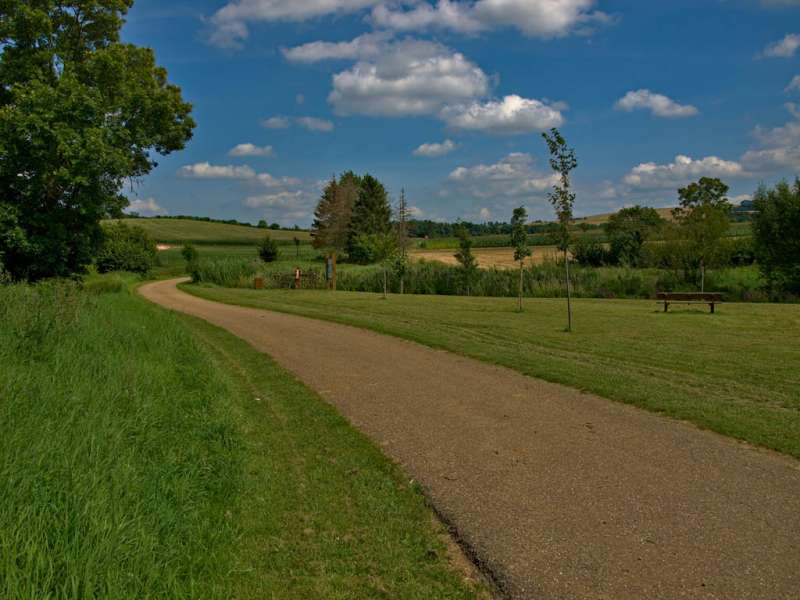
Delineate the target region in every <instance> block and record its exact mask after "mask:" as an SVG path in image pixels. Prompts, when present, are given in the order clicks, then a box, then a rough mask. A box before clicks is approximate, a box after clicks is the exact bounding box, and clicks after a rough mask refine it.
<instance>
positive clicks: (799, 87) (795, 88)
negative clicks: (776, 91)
mask: <svg viewBox="0 0 800 600" xmlns="http://www.w3.org/2000/svg"><path fill="white" fill-rule="evenodd" d="M783 91H784V92H786V93H787V94H788V93H789V92H800V75H795V76H794V77H792V80H791V81H790V82H789V85H787V86H786V88H785V89H784V90H783Z"/></svg>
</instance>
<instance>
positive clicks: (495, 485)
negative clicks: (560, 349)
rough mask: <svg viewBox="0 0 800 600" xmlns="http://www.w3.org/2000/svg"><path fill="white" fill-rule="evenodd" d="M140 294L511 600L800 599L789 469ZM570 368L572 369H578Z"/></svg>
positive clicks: (703, 435)
mask: <svg viewBox="0 0 800 600" xmlns="http://www.w3.org/2000/svg"><path fill="white" fill-rule="evenodd" d="M175 285H176V283H175V281H164V282H158V283H153V284H149V285H146V286H143V287H142V288H141V294H142V295H143V296H145V297H146V298H149V299H150V300H152V301H154V302H157V303H159V304H161V305H163V306H166V307H168V308H172V309H175V310H179V311H182V312H185V313H189V314H192V315H195V316H198V317H201V318H203V319H205V320H207V321H209V322H211V323H214V324H216V325H218V326H221V327H224V328H225V329H227V330H229V331H231V332H232V333H234V334H235V335H237V336H239V337H241V338H243V339H244V340H247V341H248V342H249V343H251V344H252V345H253V346H254V347H256V348H257V349H259V350H262V351H264V352H266V353H268V354H269V355H270V356H272V357H274V358H275V359H276V360H277V361H278V362H279V363H281V364H282V365H283V366H285V367H286V368H287V369H289V370H290V371H293V372H294V373H295V374H297V376H298V377H299V378H300V379H302V380H303V381H304V382H305V383H306V384H308V385H309V386H310V387H312V388H314V389H315V390H317V391H318V392H319V393H320V394H321V395H322V396H323V397H324V398H325V399H327V400H328V401H329V402H331V403H333V404H334V405H335V406H337V407H338V408H339V410H340V411H341V412H342V413H343V414H344V415H345V416H346V417H347V418H348V419H349V420H350V421H351V422H352V423H354V424H355V425H356V426H357V427H359V428H360V429H361V430H363V431H364V432H366V433H367V434H368V435H369V436H370V437H372V438H373V439H374V440H375V441H376V442H377V443H379V444H380V445H381V446H382V447H383V448H384V451H385V452H386V453H387V454H388V455H389V456H391V457H392V458H393V459H395V460H396V461H398V462H399V463H400V464H401V465H402V466H403V468H404V469H405V471H406V473H407V474H408V475H409V476H410V477H413V478H414V479H416V480H417V481H419V482H420V483H421V484H422V485H423V487H424V489H425V490H426V493H427V494H428V495H429V497H430V499H431V501H432V503H433V504H434V506H435V507H436V509H437V510H438V511H439V512H440V513H441V514H442V515H443V517H444V518H445V520H446V521H447V522H449V523H450V524H451V525H452V526H453V528H454V529H455V531H456V535H457V536H458V537H459V538H460V539H461V540H462V541H463V543H464V544H466V545H467V547H468V548H470V549H471V551H472V552H473V553H474V556H475V557H476V559H477V560H478V561H479V562H480V563H481V564H482V565H483V566H484V567H485V568H486V569H488V570H489V571H490V572H491V573H493V574H494V576H495V577H496V578H497V580H498V581H499V583H500V585H501V588H502V589H503V591H504V592H505V593H506V594H507V595H508V596H509V597H512V598H545V599H549V598H593V599H598V598H608V599H615V600H616V599H626V598H636V599H654V598H669V599H674V598H721V599H725V600H732V599H738V598H764V599H769V600H777V599H781V598H792V599H797V598H800V462H798V461H796V460H794V459H790V458H786V457H782V456H779V455H776V454H774V453H771V452H766V451H761V450H756V449H753V448H750V447H748V446H746V445H743V444H739V443H737V442H734V441H732V440H729V439H727V438H723V437H722V436H718V435H716V434H713V433H708V432H703V431H699V430H697V429H695V428H694V427H691V426H689V425H685V424H682V423H679V422H676V421H673V420H669V419H666V418H662V417H659V416H656V415H653V414H650V413H647V412H644V411H642V410H639V409H636V408H632V407H629V406H625V405H622V404H618V403H615V402H611V401H608V400H605V399H602V398H599V397H596V396H592V395H588V394H583V393H581V392H578V391H576V390H573V389H570V388H566V387H563V386H559V385H554V384H550V383H546V382H543V381H539V380H536V379H532V378H530V377H525V376H523V375H520V374H518V373H516V372H514V371H510V370H507V369H503V368H498V367H494V366H491V365H488V364H484V363H481V362H477V361H474V360H471V359H466V358H461V357H459V356H456V355H453V354H450V353H447V352H441V351H436V350H432V349H429V348H426V347H423V346H420V345H417V344H413V343H411V342H406V341H403V340H400V339H396V338H392V337H387V336H382V335H379V334H376V333H372V332H369V331H364V330H361V329H356V328H352V327H347V326H343V325H337V324H333V323H327V322H323V321H316V320H312V319H306V318H303V317H296V316H290V315H285V314H280V313H274V312H268V311H263V310H256V309H250V308H242V307H236V306H228V305H224V304H218V303H215V302H210V301H207V300H202V299H200V298H196V297H193V296H190V295H188V294H185V293H183V292H181V291H179V290H178V289H177V288H176V287H175ZM576 368H577V365H576Z"/></svg>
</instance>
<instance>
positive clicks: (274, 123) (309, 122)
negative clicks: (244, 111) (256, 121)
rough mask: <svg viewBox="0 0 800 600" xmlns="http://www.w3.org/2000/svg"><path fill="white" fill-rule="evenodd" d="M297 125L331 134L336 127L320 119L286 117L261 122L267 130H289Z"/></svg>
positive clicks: (330, 122)
mask: <svg viewBox="0 0 800 600" xmlns="http://www.w3.org/2000/svg"><path fill="white" fill-rule="evenodd" d="M293 124H294V125H297V126H299V127H302V128H303V129H308V130H309V131H317V132H319V131H321V132H323V133H329V132H331V131H333V130H334V128H335V125H334V124H333V122H332V121H328V120H327V119H320V118H318V117H284V116H274V117H269V118H268V119H262V120H261V126H262V127H266V128H267V129H287V128H289V127H291V126H292V125H293Z"/></svg>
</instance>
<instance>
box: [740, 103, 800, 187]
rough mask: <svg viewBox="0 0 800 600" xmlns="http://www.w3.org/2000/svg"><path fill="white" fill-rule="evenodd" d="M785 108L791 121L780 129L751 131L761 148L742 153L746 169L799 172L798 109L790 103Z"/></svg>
mask: <svg viewBox="0 0 800 600" xmlns="http://www.w3.org/2000/svg"><path fill="white" fill-rule="evenodd" d="M785 107H786V109H787V110H788V111H789V114H790V115H791V116H792V118H791V120H789V121H788V122H786V123H785V124H784V125H781V126H780V127H774V128H772V129H764V128H763V127H760V126H759V127H756V128H755V130H754V131H753V134H754V135H755V137H756V138H757V139H758V140H759V142H760V143H761V145H762V146H763V147H762V148H758V149H751V150H748V151H747V152H745V153H744V155H743V156H742V163H744V164H745V165H746V166H747V168H748V169H751V170H753V171H757V172H760V173H764V172H773V171H786V170H789V171H795V172H797V171H798V170H800V109H798V107H797V105H796V104H793V103H792V102H787V103H786V104H785Z"/></svg>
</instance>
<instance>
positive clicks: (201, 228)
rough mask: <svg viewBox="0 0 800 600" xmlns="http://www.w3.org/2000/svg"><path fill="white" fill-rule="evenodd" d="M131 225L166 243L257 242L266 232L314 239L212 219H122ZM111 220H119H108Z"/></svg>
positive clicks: (299, 233) (279, 237)
mask: <svg viewBox="0 0 800 600" xmlns="http://www.w3.org/2000/svg"><path fill="white" fill-rule="evenodd" d="M121 221H122V222H123V223H125V224H127V225H135V226H137V227H141V228H142V229H144V230H145V231H146V232H147V233H148V234H149V235H150V237H151V238H153V239H154V240H155V241H157V242H160V243H164V244H183V243H186V242H191V243H192V244H209V245H216V246H222V245H227V246H231V245H240V244H244V245H255V244H256V243H258V241H259V240H261V239H263V237H264V236H265V235H269V236H270V237H271V238H273V239H275V240H277V241H278V242H280V243H287V244H291V243H292V240H293V238H295V237H297V238H298V239H300V241H302V242H310V241H311V235H310V234H309V232H308V231H289V230H272V229H258V228H256V227H245V226H243V225H228V224H226V223H211V222H208V221H195V220H192V219H134V218H130V219H121ZM106 222H107V223H111V222H115V221H106Z"/></svg>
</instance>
